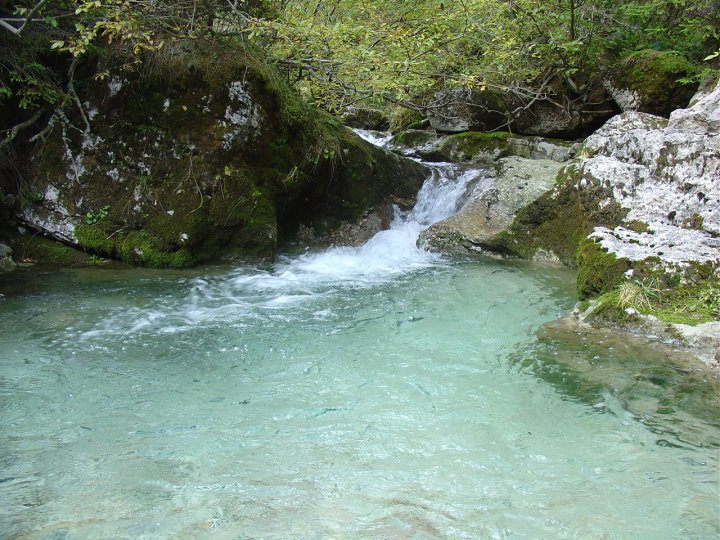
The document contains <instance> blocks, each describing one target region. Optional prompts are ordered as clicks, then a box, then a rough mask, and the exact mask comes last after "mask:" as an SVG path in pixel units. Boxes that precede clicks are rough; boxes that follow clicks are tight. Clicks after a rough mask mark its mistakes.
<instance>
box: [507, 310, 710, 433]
mask: <svg viewBox="0 0 720 540" xmlns="http://www.w3.org/2000/svg"><path fill="white" fill-rule="evenodd" d="M717 325H718V323H709V324H706V325H700V326H696V327H685V326H684V325H668V324H666V323H661V322H660V321H658V320H657V319H653V318H645V320H644V321H636V322H635V323H633V324H632V325H626V326H612V327H608V326H605V325H594V324H590V323H589V322H588V321H587V320H586V319H585V317H584V314H583V313H581V312H580V311H578V310H576V311H575V312H574V313H573V314H572V315H571V316H569V317H566V318H563V319H559V320H557V321H553V322H550V323H547V324H545V325H543V326H542V327H541V328H540V329H539V330H538V338H539V342H538V344H537V345H536V350H534V351H533V354H532V355H526V356H531V357H532V358H534V359H535V361H534V364H533V365H531V366H529V367H530V369H533V370H534V372H535V373H536V375H537V376H539V377H541V378H543V379H545V380H547V381H548V382H550V383H551V384H554V385H556V386H557V387H558V389H559V390H560V391H561V392H565V393H569V394H570V395H571V396H572V397H573V398H575V399H580V400H583V401H586V402H587V403H588V404H590V405H592V406H593V407H594V408H595V409H596V410H598V411H602V410H609V411H612V412H614V413H615V414H622V413H623V412H624V411H628V412H629V413H630V414H632V415H634V416H636V417H640V418H642V419H643V421H644V422H645V423H647V424H649V425H651V426H653V427H655V428H656V429H657V430H658V432H660V433H662V432H664V433H667V434H668V436H670V437H673V438H674V435H675V434H676V431H675V430H676V426H677V425H679V424H682V425H687V426H693V428H692V429H690V430H685V431H684V432H683V434H682V436H681V439H680V440H678V439H674V440H673V442H672V443H671V444H691V445H697V446H704V445H711V446H717V445H718V444H720V440H717V438H715V437H713V436H708V433H711V432H712V430H708V429H706V427H707V425H706V424H705V423H707V424H709V425H716V424H717V422H718V421H719V420H720V416H719V411H720V408H718V405H720V372H719V371H718V370H717V367H718V365H719V363H718V361H717V360H715V358H714V357H715V351H716V350H717V347H718V346H720V333H718V326H717ZM698 359H700V360H701V361H702V362H698ZM518 361H520V362H522V361H523V360H522V359H519V360H518ZM668 442H669V441H668Z"/></svg>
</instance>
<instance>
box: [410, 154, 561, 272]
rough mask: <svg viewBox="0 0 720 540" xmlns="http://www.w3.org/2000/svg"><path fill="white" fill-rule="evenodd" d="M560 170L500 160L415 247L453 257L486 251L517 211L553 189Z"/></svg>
mask: <svg viewBox="0 0 720 540" xmlns="http://www.w3.org/2000/svg"><path fill="white" fill-rule="evenodd" d="M561 167H562V165H561V164H560V163H558V162H556V161H551V160H539V159H526V158H521V157H517V156H513V157H506V158H501V159H500V160H498V161H497V163H496V165H495V167H494V170H492V172H490V175H489V178H485V179H484V181H481V182H480V183H479V184H478V185H477V186H476V187H475V190H474V192H473V193H472V194H471V196H470V198H469V200H468V201H467V202H466V203H465V205H464V206H463V207H462V208H461V209H460V211H459V212H458V213H457V214H455V215H454V216H452V217H450V218H448V219H446V220H443V221H441V222H439V223H436V224H435V225H432V226H431V227H430V228H428V229H427V230H426V231H424V232H423V233H422V234H421V235H420V238H419V240H418V244H419V245H421V246H423V247H425V248H427V249H430V250H432V251H439V252H444V253H454V254H467V253H477V252H482V251H484V250H486V247H487V242H488V241H489V240H491V239H492V238H494V237H495V236H496V235H497V234H499V233H501V232H502V231H504V230H505V229H507V228H508V227H509V226H510V225H511V224H512V222H513V220H514V218H515V215H516V213H517V211H518V210H519V209H520V208H522V207H524V206H527V205H528V204H530V203H531V202H533V201H534V200H535V199H537V198H538V197H539V196H540V195H542V194H543V193H545V192H546V191H547V190H548V189H550V188H551V187H552V186H553V184H554V183H555V178H556V176H557V173H558V171H559V170H560V168H561ZM550 259H552V257H550V256H548V257H546V258H545V260H550Z"/></svg>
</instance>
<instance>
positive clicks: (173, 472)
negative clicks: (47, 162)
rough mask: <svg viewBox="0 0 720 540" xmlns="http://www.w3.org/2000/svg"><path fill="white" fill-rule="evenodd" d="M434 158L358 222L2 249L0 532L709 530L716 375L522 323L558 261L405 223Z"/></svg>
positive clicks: (437, 192)
mask: <svg viewBox="0 0 720 540" xmlns="http://www.w3.org/2000/svg"><path fill="white" fill-rule="evenodd" d="M488 185H489V184H488V179H487V178H486V177H485V176H484V174H483V171H481V170H472V169H464V168H460V167H456V166H452V165H439V166H437V168H436V169H435V170H434V173H433V176H432V177H431V178H430V179H429V180H428V182H427V183H426V185H425V186H424V187H423V189H422V190H421V191H420V193H419V194H418V203H417V205H416V207H415V208H414V209H413V210H412V211H411V212H409V213H406V214H403V213H400V212H399V211H398V212H397V215H396V219H395V220H394V222H393V224H392V227H391V228H390V229H389V230H387V231H382V232H380V233H379V234H378V235H376V236H375V237H373V238H372V239H371V240H370V241H369V242H368V243H367V244H365V245H364V246H361V247H359V248H349V247H347V248H332V249H328V250H326V251H322V252H306V253H303V254H301V255H296V256H293V257H285V258H281V259H280V260H278V261H277V263H276V264H274V265H273V266H269V267H264V268H255V267H243V266H240V267H229V266H228V267H209V268H202V269H198V270H194V271H185V272H177V271H152V270H145V269H113V268H111V267H108V268H91V269H76V270H62V271H60V270H53V271H43V270H42V269H40V268H34V269H28V270H23V271H16V272H14V273H12V274H5V275H0V324H1V325H2V326H1V328H2V334H0V351H2V353H1V354H0V535H1V536H2V537H3V538H33V539H48V540H49V539H53V540H56V539H61V538H67V539H75V538H92V539H95V538H113V539H116V538H128V539H135V538H148V539H150V538H187V539H194V538H228V539H246V538H262V539H286V538H301V539H320V538H323V539H324V538H337V539H341V538H342V539H356V538H385V539H403V538H407V539H411V538H412V539H431V538H468V539H481V538H503V539H504V538H541V539H545V538H548V539H549V538H553V539H555V538H559V539H562V538H567V539H575V538H588V539H590V538H593V539H594V538H609V539H615V538H617V539H652V540H657V539H665V538H678V539H691V538H716V537H717V536H718V534H720V525H719V523H718V512H719V510H718V506H719V503H720V492H719V483H720V478H719V477H718V448H719V446H720V427H719V424H720V423H719V422H718V417H719V416H720V413H719V412H718V410H717V409H718V401H717V391H716V390H717V387H713V385H712V380H710V379H709V378H708V376H707V375H706V374H704V373H703V372H702V370H697V369H695V368H686V367H678V366H677V365H674V364H673V363H672V362H668V361H667V359H665V358H661V357H657V358H656V357H653V356H652V355H648V354H647V353H646V352H643V351H642V350H640V351H638V350H636V349H632V348H630V349H628V348H624V347H622V346H620V344H618V343H613V345H612V346H606V345H605V344H603V343H591V342H587V341H584V340H583V339H578V340H574V339H567V338H563V339H561V340H558V339H548V338H547V337H546V338H543V339H539V338H538V337H537V335H536V332H537V330H538V328H539V327H540V326H541V325H542V324H543V323H545V322H547V321H552V320H555V319H557V318H559V317H561V316H563V315H565V314H567V312H568V310H569V309H570V308H571V307H572V305H573V304H574V301H575V297H574V287H573V283H574V277H575V276H574V275H573V274H572V272H570V271H568V270H564V269H558V268H547V267H538V266H532V265H527V264H520V263H507V262H506V263H501V262H497V261H491V260H487V261H475V262H460V261H451V260H447V259H443V258H441V257H439V256H437V255H433V254H431V253H427V252H425V251H423V250H421V249H418V248H417V247H416V241H417V238H418V235H419V233H420V231H422V230H423V229H424V228H426V227H427V226H429V225H430V224H432V223H434V222H436V221H438V220H440V219H443V218H444V217H447V216H449V215H451V214H452V213H453V212H454V211H456V210H457V207H458V204H459V201H461V200H462V197H463V196H465V195H466V194H467V193H468V192H469V191H470V190H473V189H480V190H482V189H487V187H488Z"/></svg>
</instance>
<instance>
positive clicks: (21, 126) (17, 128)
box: [0, 109, 45, 149]
mask: <svg viewBox="0 0 720 540" xmlns="http://www.w3.org/2000/svg"><path fill="white" fill-rule="evenodd" d="M44 112H45V109H38V110H37V111H35V114H33V115H32V116H31V117H30V118H29V119H28V120H25V121H24V122H22V123H20V124H17V125H16V126H13V128H12V129H11V130H10V133H8V136H7V137H5V139H3V140H2V142H0V149H2V148H5V147H6V146H8V145H9V144H10V143H11V142H13V141H14V140H15V137H17V136H18V133H20V132H21V131H22V130H23V129H25V128H29V127H30V126H32V125H33V124H34V123H35V122H37V121H38V120H40V117H41V116H42V115H43V113H44Z"/></svg>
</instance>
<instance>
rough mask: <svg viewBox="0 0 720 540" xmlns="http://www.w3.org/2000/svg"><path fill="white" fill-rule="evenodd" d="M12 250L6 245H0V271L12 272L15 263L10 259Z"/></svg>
mask: <svg viewBox="0 0 720 540" xmlns="http://www.w3.org/2000/svg"><path fill="white" fill-rule="evenodd" d="M12 252H13V250H12V248H11V247H10V246H8V245H7V244H3V243H0V270H13V269H14V268H15V266H16V265H15V261H13V258H12Z"/></svg>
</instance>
